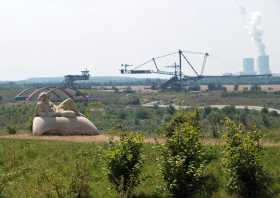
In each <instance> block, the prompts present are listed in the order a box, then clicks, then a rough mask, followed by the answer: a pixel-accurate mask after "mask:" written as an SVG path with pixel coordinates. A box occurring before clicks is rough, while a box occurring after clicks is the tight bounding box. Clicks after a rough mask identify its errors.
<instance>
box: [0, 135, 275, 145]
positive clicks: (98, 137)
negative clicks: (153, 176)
mask: <svg viewBox="0 0 280 198" xmlns="http://www.w3.org/2000/svg"><path fill="white" fill-rule="evenodd" d="M0 139H19V140H21V139H22V140H46V141H66V142H95V143H104V142H107V141H109V140H114V141H118V140H119V137H118V136H115V135H110V134H100V135H94V136H33V135H31V134H17V135H4V136H0ZM165 141H166V140H165V139H164V138H145V140H144V142H145V143H148V144H164V143H165ZM201 142H202V144H204V145H211V146H215V145H222V144H223V141H222V140H221V139H202V141H201ZM262 144H263V145H264V146H265V147H280V142H269V141H265V142H262Z"/></svg>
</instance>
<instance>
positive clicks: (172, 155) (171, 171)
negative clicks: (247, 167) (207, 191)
mask: <svg viewBox="0 0 280 198" xmlns="http://www.w3.org/2000/svg"><path fill="white" fill-rule="evenodd" d="M190 117H192V114H191V115H190ZM191 123H192V122H191V121H190V120H188V121H187V122H186V123H185V124H183V125H180V126H179V127H177V128H175V132H173V135H172V136H170V137H169V138H168V140H167V143H166V146H165V149H164V152H163V158H164V159H163V164H162V173H163V177H164V180H165V181H166V183H167V189H168V190H169V191H170V193H171V194H172V195H173V197H176V198H185V197H193V196H194V195H196V194H197V193H198V192H200V191H201V189H202V187H203V184H204V183H205V180H206V179H207V178H206V173H205V172H206V171H205V170H206V168H205V167H206V163H207V160H206V156H205V155H204V152H203V149H202V146H201V143H200V142H199V127H198V125H197V124H191Z"/></svg>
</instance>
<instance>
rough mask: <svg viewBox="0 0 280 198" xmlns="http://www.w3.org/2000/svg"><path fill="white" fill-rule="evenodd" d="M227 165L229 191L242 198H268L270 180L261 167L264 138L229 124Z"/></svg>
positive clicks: (225, 165) (225, 159) (224, 163)
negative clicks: (261, 140) (261, 138)
mask: <svg viewBox="0 0 280 198" xmlns="http://www.w3.org/2000/svg"><path fill="white" fill-rule="evenodd" d="M225 126H226V131H225V134H224V140H225V146H224V158H223V165H224V171H225V175H226V177H227V181H228V182H227V185H226V187H227V191H228V192H229V193H231V194H232V195H235V196H237V197H241V198H257V197H268V196H269V186H270V178H269V177H268V176H267V173H266V172H265V171H264V168H263V166H262V165H261V163H260V157H261V152H262V150H263V148H262V146H261V144H260V135H259V134H258V132H257V131H251V132H245V131H244V130H243V129H242V128H241V126H237V125H236V124H235V123H234V122H232V121H230V120H228V119H227V120H226V124H225Z"/></svg>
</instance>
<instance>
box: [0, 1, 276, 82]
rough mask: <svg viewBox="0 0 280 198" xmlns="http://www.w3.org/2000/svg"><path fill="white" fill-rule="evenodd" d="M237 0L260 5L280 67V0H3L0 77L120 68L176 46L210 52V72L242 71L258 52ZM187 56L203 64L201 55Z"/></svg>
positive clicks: (271, 52) (0, 5)
mask: <svg viewBox="0 0 280 198" xmlns="http://www.w3.org/2000/svg"><path fill="white" fill-rule="evenodd" d="M238 4H242V5H243V6H245V7H246V8H247V9H248V11H249V12H251V11H259V12H261V13H262V26H263V30H264V35H263V39H264V42H265V44H266V46H267V53H268V54H269V55H270V61H271V70H272V71H273V72H274V73H280V56H279V54H280V37H279V35H280V0H226V1H225V0H211V1H205V0H118V1H116V0H40V1H38V0H25V1H22V0H9V1H4V0H0V25H1V28H0V71H1V72H0V81H1V80H21V79H27V78H31V77H55V76H63V75H65V74H78V73H79V72H80V70H81V69H84V68H88V69H89V70H91V72H92V74H93V76H95V75H96V76H108V75H120V74H119V73H120V72H119V70H120V65H121V64H124V63H128V64H134V65H138V64H141V63H142V62H144V61H146V60H147V59H150V58H152V57H156V56H160V55H163V54H168V53H170V52H173V51H176V50H178V49H183V50H191V51H201V52H209V53H210V57H209V59H208V62H207V66H206V69H205V74H209V75H213V74H216V75H217V74H223V73H236V72H239V71H241V70H242V59H243V58H244V57H256V56H257V50H256V47H255V46H254V43H253V42H252V41H251V39H250V37H249V35H248V33H247V30H246V29H245V25H246V20H245V19H244V16H242V14H241V13H240V9H239V5H238ZM189 58H190V60H191V61H193V64H194V65H195V66H196V67H197V69H198V70H199V68H200V67H201V62H202V57H199V56H191V55H190V56H189ZM174 61H175V60H168V61H166V62H164V63H162V64H171V63H169V62H172V64H173V62H174ZM167 62H168V63H167ZM185 72H189V71H187V70H186V71H185ZM190 74H191V73H190ZM141 77H143V76H141ZM145 77H146V76H145Z"/></svg>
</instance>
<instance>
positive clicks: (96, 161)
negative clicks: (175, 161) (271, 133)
mask: <svg viewBox="0 0 280 198" xmlns="http://www.w3.org/2000/svg"><path fill="white" fill-rule="evenodd" d="M107 149H108V144H107V143H102V144H96V143H73V142H62V141H41V140H12V139H0V175H2V174H3V173H10V175H11V180H10V182H9V183H8V184H7V185H6V187H5V189H4V191H3V197H11V198H13V197H15V198H21V197H22V198H25V197H40V198H41V197H59V196H57V195H58V194H59V193H60V194H61V195H62V196H61V197H67V196H66V195H65V194H63V193H65V192H66V191H67V190H68V189H69V188H70V187H71V182H73V181H75V180H76V177H77V175H79V173H80V172H81V171H82V172H83V171H84V172H86V171H89V172H88V176H90V178H89V180H90V187H91V194H92V196H93V197H96V198H98V197H100V198H103V197H108V198H110V197H116V192H115V191H114V189H113V188H112V186H111V185H110V183H109V182H108V179H107V176H106V175H107V174H106V173H107V172H106V171H107V170H106V163H107V162H106V159H107V158H106V151H107ZM205 149H206V150H207V152H208V153H210V154H211V156H212V157H213V160H212V162H211V163H210V164H209V165H208V168H207V169H208V171H209V172H210V173H212V174H213V175H214V176H215V177H216V178H217V181H218V189H217V192H214V193H213V194H212V197H230V196H229V195H228V194H227V193H226V192H225V191H224V185H225V183H226V180H225V178H224V175H223V172H222V165H221V157H222V148H221V147H220V146H215V147H213V146H212V147H211V146H206V147H205ZM143 158H144V161H145V164H144V167H143V172H142V175H141V177H142V182H141V184H140V185H139V186H138V187H137V189H136V191H135V193H134V194H135V197H168V196H169V195H168V192H167V191H166V190H165V184H164V181H163V179H162V175H161V171H160V168H159V167H160V163H161V148H160V146H159V145H152V144H145V146H144V149H143ZM262 162H263V165H264V167H265V168H266V170H267V171H268V172H269V173H270V174H271V175H272V176H273V178H274V185H273V190H274V193H275V195H276V196H275V197H280V195H279V193H280V169H279V167H280V147H269V148H266V149H265V152H264V154H263V158H262ZM0 177H3V175H2V176H0ZM1 181H3V178H0V182H1ZM0 187H1V183H0ZM0 189H1V188H0ZM277 193H278V195H277ZM0 197H1V194H0Z"/></svg>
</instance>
